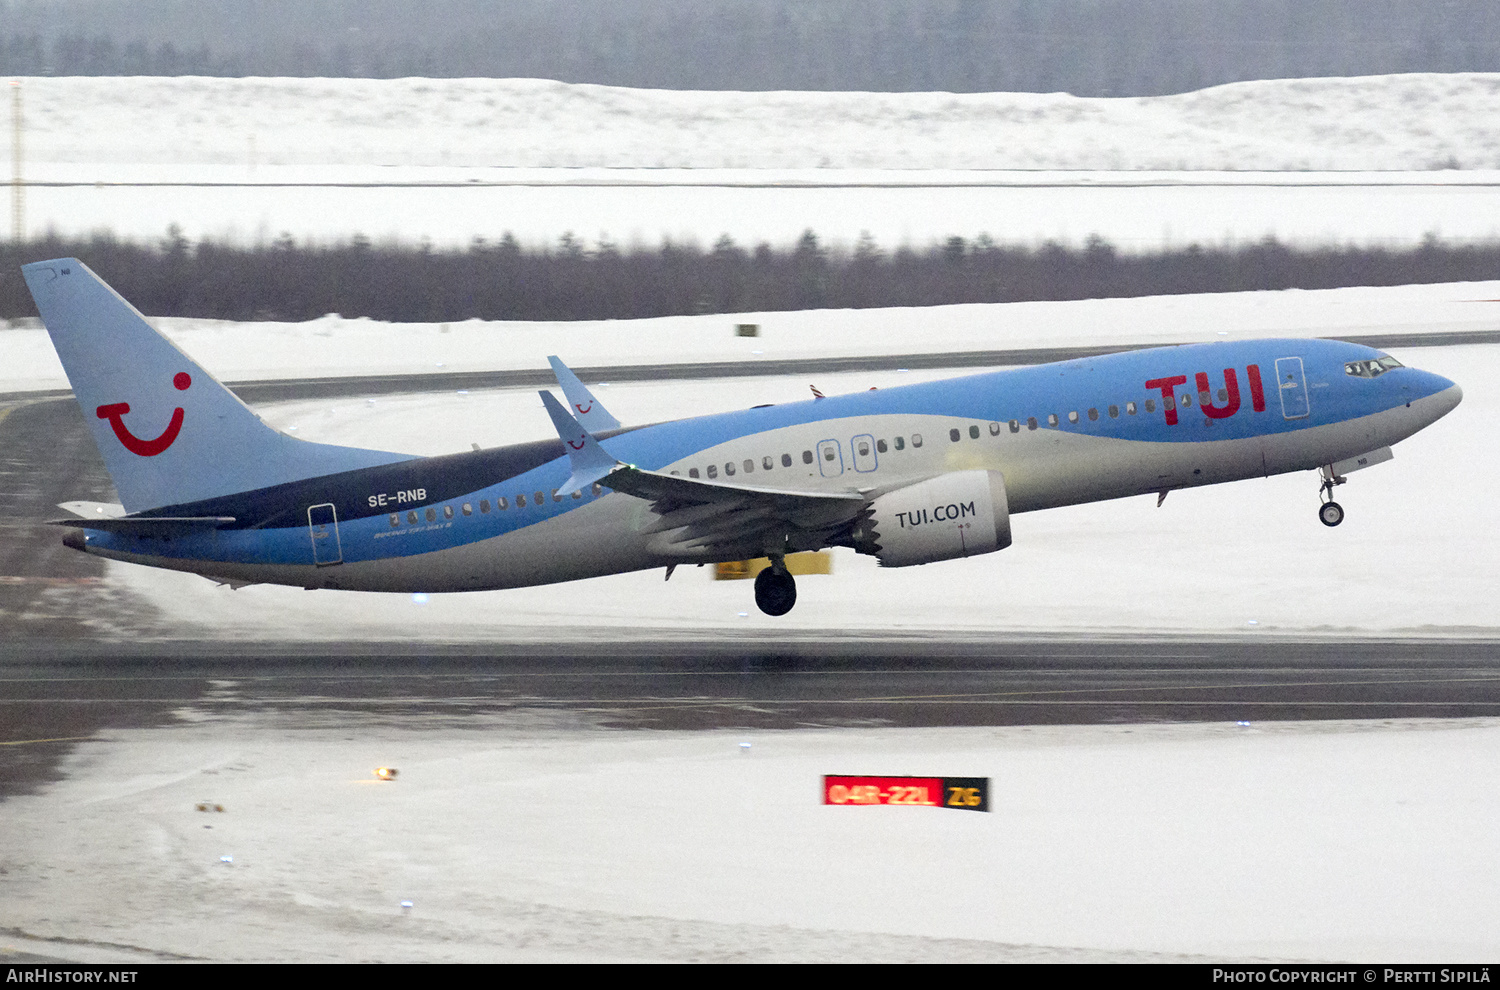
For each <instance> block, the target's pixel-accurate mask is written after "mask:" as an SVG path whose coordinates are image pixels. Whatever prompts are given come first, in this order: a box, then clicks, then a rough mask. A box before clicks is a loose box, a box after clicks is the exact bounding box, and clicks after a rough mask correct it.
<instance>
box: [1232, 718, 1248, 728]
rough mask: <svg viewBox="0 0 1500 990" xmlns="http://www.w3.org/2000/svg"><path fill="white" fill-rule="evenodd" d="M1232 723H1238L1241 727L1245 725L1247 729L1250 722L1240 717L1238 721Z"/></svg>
mask: <svg viewBox="0 0 1500 990" xmlns="http://www.w3.org/2000/svg"><path fill="white" fill-rule="evenodd" d="M1234 724H1235V725H1239V726H1243V727H1245V728H1247V729H1248V728H1250V723H1249V722H1246V721H1244V720H1243V719H1241V720H1240V721H1238V722H1236V723H1234Z"/></svg>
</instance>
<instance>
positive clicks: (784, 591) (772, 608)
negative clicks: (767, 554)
mask: <svg viewBox="0 0 1500 990" xmlns="http://www.w3.org/2000/svg"><path fill="white" fill-rule="evenodd" d="M755 604H756V605H758V606H759V607H760V610H761V611H762V612H764V613H766V614H767V615H786V614H787V613H788V612H790V611H791V610H792V606H793V605H795V604H797V581H796V579H795V578H793V577H792V575H791V574H790V573H789V572H788V571H787V569H786V563H785V561H783V560H782V559H781V558H780V557H772V558H771V566H770V567H767V568H766V569H765V570H763V571H761V572H760V573H759V574H757V575H755Z"/></svg>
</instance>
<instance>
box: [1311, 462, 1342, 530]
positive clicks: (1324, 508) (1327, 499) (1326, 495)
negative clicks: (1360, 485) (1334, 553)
mask: <svg viewBox="0 0 1500 990" xmlns="http://www.w3.org/2000/svg"><path fill="white" fill-rule="evenodd" d="M1318 471H1319V472H1320V473H1321V474H1322V475H1323V485H1322V487H1321V488H1320V489H1319V490H1318V499H1319V501H1321V502H1322V503H1323V504H1322V505H1320V506H1319V507H1318V521H1319V522H1321V523H1322V524H1323V525H1324V526H1337V525H1338V524H1339V523H1341V522H1343V521H1344V507H1343V506H1342V505H1339V504H1338V503H1337V502H1335V501H1334V500H1333V486H1334V485H1342V484H1343V483H1344V482H1345V481H1348V480H1349V479H1347V478H1345V477H1342V476H1341V475H1337V474H1334V473H1333V467H1332V465H1326V464H1325V465H1324V466H1323V467H1321V468H1319V469H1318Z"/></svg>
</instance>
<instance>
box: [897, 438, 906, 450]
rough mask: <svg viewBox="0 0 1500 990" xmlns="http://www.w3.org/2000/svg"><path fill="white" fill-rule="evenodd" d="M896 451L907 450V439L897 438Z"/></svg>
mask: <svg viewBox="0 0 1500 990" xmlns="http://www.w3.org/2000/svg"><path fill="white" fill-rule="evenodd" d="M896 449H897V450H905V449H906V439H905V438H904V437H897V438H896Z"/></svg>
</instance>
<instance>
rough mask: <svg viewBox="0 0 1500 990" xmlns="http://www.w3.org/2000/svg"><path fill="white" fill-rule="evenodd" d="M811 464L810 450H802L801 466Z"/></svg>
mask: <svg viewBox="0 0 1500 990" xmlns="http://www.w3.org/2000/svg"><path fill="white" fill-rule="evenodd" d="M812 462H813V455H812V451H810V450H804V451H803V452H802V463H803V464H811V463H812Z"/></svg>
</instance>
